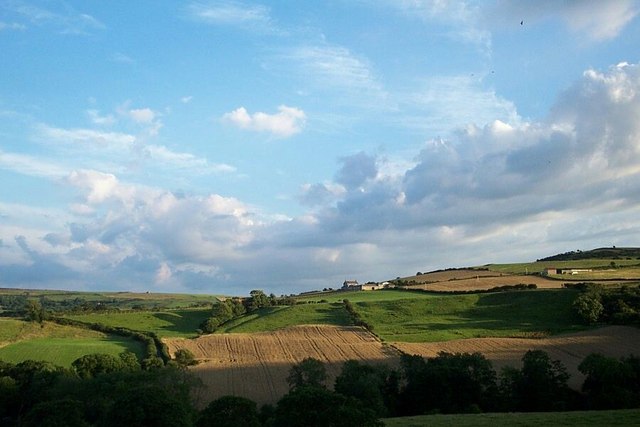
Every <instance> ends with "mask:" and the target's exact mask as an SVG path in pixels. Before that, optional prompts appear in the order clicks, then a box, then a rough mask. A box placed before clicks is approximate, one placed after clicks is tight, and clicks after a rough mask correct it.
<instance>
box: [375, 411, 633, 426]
mask: <svg viewBox="0 0 640 427" xmlns="http://www.w3.org/2000/svg"><path fill="white" fill-rule="evenodd" d="M383 421H384V424H385V426H387V427H425V426H430V427H450V426H456V427H472V426H473V427H495V426H514V427H538V426H541V425H542V426H576V427H583V426H584V427H596V426H597V427H600V426H640V409H625V410H618V411H588V412H587V411H575V412H536V413H504V414H465V415H422V416H418V417H402V418H387V419H384V420H383Z"/></svg>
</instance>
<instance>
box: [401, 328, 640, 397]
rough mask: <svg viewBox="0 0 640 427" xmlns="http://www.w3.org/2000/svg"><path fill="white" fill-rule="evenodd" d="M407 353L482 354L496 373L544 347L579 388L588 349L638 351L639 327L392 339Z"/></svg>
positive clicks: (616, 354) (618, 352)
mask: <svg viewBox="0 0 640 427" xmlns="http://www.w3.org/2000/svg"><path fill="white" fill-rule="evenodd" d="M393 346H394V347H396V348H397V349H399V350H401V351H403V352H405V353H408V354H419V355H421V356H424V357H434V356H436V355H437V354H438V353H439V352H441V351H445V352H449V353H474V352H480V353H482V354H484V355H485V356H486V357H487V358H488V359H489V360H491V362H492V363H493V367H494V369H495V370H496V371H497V372H498V373H499V372H500V370H501V369H502V367H504V366H508V365H509V366H515V367H519V366H520V365H521V362H520V359H521V358H522V355H523V354H524V353H526V352H527V351H528V350H544V351H546V352H547V353H548V354H549V356H550V357H551V358H552V359H558V360H560V361H562V363H564V365H565V366H566V367H567V369H568V371H569V374H571V378H570V380H569V385H570V386H571V387H573V388H575V389H579V388H580V386H581V385H582V382H583V381H584V376H583V375H582V374H581V373H580V372H579V371H578V365H579V364H580V362H581V361H582V359H584V358H585V357H586V356H587V355H589V354H590V353H601V354H604V355H606V356H611V357H622V356H628V355H630V354H635V355H640V329H639V328H634V327H630V326H608V327H605V328H601V329H597V330H594V331H586V332H580V333H576V334H568V335H558V336H555V337H549V338H543V339H524V338H471V339H464V340H455V341H446V342H432V343H393Z"/></svg>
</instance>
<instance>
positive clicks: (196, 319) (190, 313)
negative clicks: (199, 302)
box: [153, 309, 210, 337]
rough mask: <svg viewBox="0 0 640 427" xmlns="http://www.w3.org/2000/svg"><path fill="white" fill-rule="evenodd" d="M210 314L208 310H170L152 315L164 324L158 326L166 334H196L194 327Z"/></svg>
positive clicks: (198, 325)
mask: <svg viewBox="0 0 640 427" xmlns="http://www.w3.org/2000/svg"><path fill="white" fill-rule="evenodd" d="M209 315H210V310H208V309H207V310H175V311H171V312H164V313H161V312H158V313H154V314H153V316H154V317H155V318H156V319H160V320H162V321H163V322H165V323H166V324H165V325H163V326H160V327H158V329H161V330H162V331H164V332H165V333H166V334H168V335H170V334H177V335H180V336H182V335H192V336H194V337H195V336H197V332H196V329H198V328H199V327H200V324H201V323H202V322H203V321H204V320H205V319H207V317H209Z"/></svg>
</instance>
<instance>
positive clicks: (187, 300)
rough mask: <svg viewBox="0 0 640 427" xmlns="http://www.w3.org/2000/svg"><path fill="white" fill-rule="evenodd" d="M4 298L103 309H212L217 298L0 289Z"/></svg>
mask: <svg viewBox="0 0 640 427" xmlns="http://www.w3.org/2000/svg"><path fill="white" fill-rule="evenodd" d="M1 295H22V296H26V297H28V298H30V299H39V298H46V299H48V300H51V301H65V300H67V301H69V300H76V299H78V300H81V301H85V302H90V303H102V304H103V305H104V306H107V307H113V308H116V307H117V308H120V309H131V308H144V309H175V308H189V307H202V306H210V305H211V304H212V303H213V302H214V301H215V300H216V299H217V297H216V296H215V295H199V294H171V293H164V294H161V293H147V292H80V291H58V290H38V289H11V288H0V296H1Z"/></svg>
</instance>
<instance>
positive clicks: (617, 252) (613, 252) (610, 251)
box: [537, 246, 640, 261]
mask: <svg viewBox="0 0 640 427" xmlns="http://www.w3.org/2000/svg"><path fill="white" fill-rule="evenodd" d="M628 258H636V259H640V248H617V247H615V246H613V247H610V248H598V249H592V250H590V251H580V250H577V251H570V252H565V253H563V254H558V255H553V256H550V257H546V258H541V259H539V260H537V261H574V260H581V259H628Z"/></svg>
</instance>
